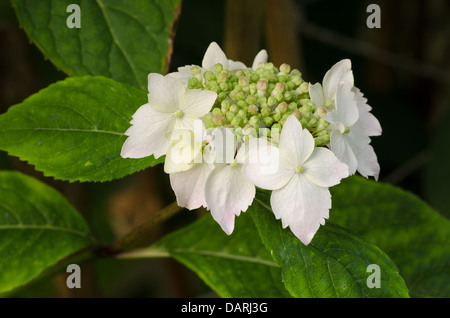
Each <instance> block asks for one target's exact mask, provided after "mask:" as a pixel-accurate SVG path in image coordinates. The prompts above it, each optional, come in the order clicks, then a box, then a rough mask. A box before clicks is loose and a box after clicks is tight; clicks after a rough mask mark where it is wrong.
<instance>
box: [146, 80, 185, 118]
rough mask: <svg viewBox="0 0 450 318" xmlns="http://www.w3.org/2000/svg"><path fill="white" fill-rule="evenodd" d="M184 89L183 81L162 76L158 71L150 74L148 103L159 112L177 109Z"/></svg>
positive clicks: (170, 111)
mask: <svg viewBox="0 0 450 318" xmlns="http://www.w3.org/2000/svg"><path fill="white" fill-rule="evenodd" d="M184 91H185V87H184V85H183V83H182V82H181V81H179V80H177V79H175V78H173V77H171V76H162V75H161V74H158V73H150V74H149V75H148V103H149V104H150V106H151V107H152V108H153V109H154V110H156V111H158V112H161V113H173V112H174V111H176V110H177V109H178V108H179V105H180V99H181V96H182V95H183V93H184Z"/></svg>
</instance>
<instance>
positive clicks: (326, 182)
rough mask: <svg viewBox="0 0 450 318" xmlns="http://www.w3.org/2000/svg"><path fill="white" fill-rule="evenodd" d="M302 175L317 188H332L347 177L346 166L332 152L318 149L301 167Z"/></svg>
mask: <svg viewBox="0 0 450 318" xmlns="http://www.w3.org/2000/svg"><path fill="white" fill-rule="evenodd" d="M303 167H304V171H303V174H304V175H305V176H306V177H307V178H308V179H309V180H310V181H311V182H313V183H314V184H316V185H318V186H319V187H325V188H328V187H332V186H334V185H336V184H338V183H340V182H341V179H343V178H346V177H348V166H347V165H346V164H345V163H342V162H341V161H340V160H339V159H338V158H337V157H336V156H335V155H334V154H333V152H332V151H330V150H329V149H326V148H322V147H318V148H316V149H314V151H313V153H312V155H311V157H309V158H308V160H307V161H306V162H305V163H304V165H303Z"/></svg>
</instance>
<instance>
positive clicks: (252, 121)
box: [248, 116, 260, 126]
mask: <svg viewBox="0 0 450 318" xmlns="http://www.w3.org/2000/svg"><path fill="white" fill-rule="evenodd" d="M248 122H249V123H250V124H251V125H253V126H258V125H259V122H260V120H259V116H252V117H250V120H249V121H248Z"/></svg>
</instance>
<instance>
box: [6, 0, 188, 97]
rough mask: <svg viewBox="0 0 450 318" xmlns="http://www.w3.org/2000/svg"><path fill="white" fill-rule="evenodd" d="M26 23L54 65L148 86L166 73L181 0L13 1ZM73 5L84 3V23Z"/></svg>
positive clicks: (70, 72)
mask: <svg viewBox="0 0 450 318" xmlns="http://www.w3.org/2000/svg"><path fill="white" fill-rule="evenodd" d="M12 3H13V6H14V7H15V9H16V13H17V16H18V18H19V22H20V24H21V26H22V27H23V28H24V29H25V31H26V32H27V34H28V37H29V39H30V40H31V41H32V42H34V43H35V44H36V45H37V46H38V47H39V49H40V50H41V51H42V52H43V53H44V55H45V56H46V57H47V58H48V59H50V60H51V61H52V62H53V64H54V65H55V66H56V67H58V68H60V69H61V70H62V71H64V72H65V73H66V74H68V75H70V76H82V75H103V76H106V77H110V78H113V79H115V80H117V81H119V82H123V83H128V84H131V85H133V86H135V87H138V88H141V89H143V90H146V89H147V76H148V74H149V73H151V72H156V73H163V72H164V70H165V67H166V60H167V59H168V55H169V52H170V50H171V48H170V43H171V41H170V40H169V38H170V33H171V25H172V21H173V20H174V18H175V12H176V8H177V6H178V4H179V3H180V0H139V1H136V0H39V1H35V0H12ZM70 4H77V5H79V7H80V12H81V15H80V26H81V27H80V28H69V27H68V26H67V23H66V22H67V20H68V19H69V21H73V18H74V17H73V16H72V17H71V14H73V13H74V11H73V10H69V12H67V7H68V6H69V5H70Z"/></svg>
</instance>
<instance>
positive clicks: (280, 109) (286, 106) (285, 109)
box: [276, 102, 288, 114]
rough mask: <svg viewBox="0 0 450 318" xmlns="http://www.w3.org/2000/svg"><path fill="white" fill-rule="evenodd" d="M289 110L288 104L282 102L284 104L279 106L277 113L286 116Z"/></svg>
mask: <svg viewBox="0 0 450 318" xmlns="http://www.w3.org/2000/svg"><path fill="white" fill-rule="evenodd" d="M287 109H288V104H287V103H286V102H282V103H279V104H278V106H277V108H276V111H277V112H279V113H281V114H284V113H285V112H286V111H287Z"/></svg>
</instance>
